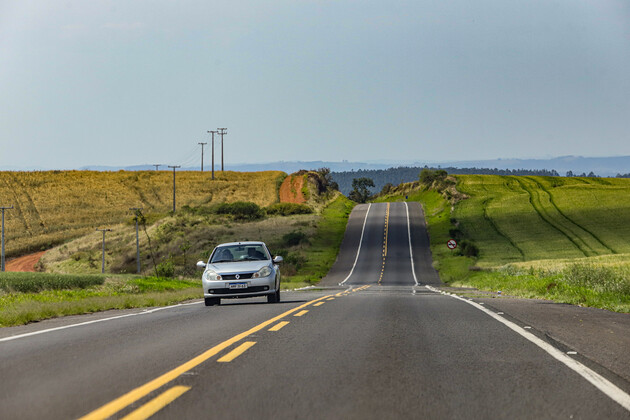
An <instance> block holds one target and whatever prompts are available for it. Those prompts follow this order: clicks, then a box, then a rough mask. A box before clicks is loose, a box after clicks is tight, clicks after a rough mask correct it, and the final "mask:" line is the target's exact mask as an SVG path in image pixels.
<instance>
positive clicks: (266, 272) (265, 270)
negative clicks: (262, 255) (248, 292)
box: [253, 265, 271, 279]
mask: <svg viewBox="0 0 630 420" xmlns="http://www.w3.org/2000/svg"><path fill="white" fill-rule="evenodd" d="M270 274H271V268H270V267H269V266H268V265H266V266H264V267H263V268H261V269H260V270H258V271H257V272H255V273H254V276H253V277H254V278H255V279H257V278H259V277H269V275H270Z"/></svg>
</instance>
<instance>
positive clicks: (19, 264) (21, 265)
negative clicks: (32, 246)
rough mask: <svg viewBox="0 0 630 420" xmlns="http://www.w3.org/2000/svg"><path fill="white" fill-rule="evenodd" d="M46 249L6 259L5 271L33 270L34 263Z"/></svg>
mask: <svg viewBox="0 0 630 420" xmlns="http://www.w3.org/2000/svg"><path fill="white" fill-rule="evenodd" d="M45 252H46V251H42V252H36V253H35V254H29V255H24V256H23V257H18V258H15V259H12V260H11V261H7V262H6V265H5V269H6V271H31V272H34V271H35V265H36V264H37V263H38V262H39V260H40V258H41V257H42V256H43V255H44V253H45Z"/></svg>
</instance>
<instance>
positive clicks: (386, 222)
mask: <svg viewBox="0 0 630 420" xmlns="http://www.w3.org/2000/svg"><path fill="white" fill-rule="evenodd" d="M388 235H389V203H387V211H386V212H385V252H384V253H383V256H387V237H388Z"/></svg>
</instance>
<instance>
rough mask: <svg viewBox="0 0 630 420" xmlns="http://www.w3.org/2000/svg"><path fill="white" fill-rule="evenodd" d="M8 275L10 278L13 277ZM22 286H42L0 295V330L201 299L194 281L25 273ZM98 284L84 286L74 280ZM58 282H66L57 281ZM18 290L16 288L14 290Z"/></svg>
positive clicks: (198, 282)
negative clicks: (44, 286)
mask: <svg viewBox="0 0 630 420" xmlns="http://www.w3.org/2000/svg"><path fill="white" fill-rule="evenodd" d="M5 274H9V273H2V276H1V277H0V279H4V277H5ZM13 274H22V273H11V276H10V277H13V280H14V282H15V283H17V282H18V281H17V280H15V279H16V278H17V277H22V276H17V277H16V276H13ZM28 274H29V276H28V277H27V278H26V279H25V281H24V282H25V283H27V284H30V283H31V282H33V281H35V282H37V283H41V284H46V285H48V287H47V288H46V289H43V290H41V291H39V292H25V293H20V292H17V291H10V292H7V291H4V290H3V291H2V292H0V326H1V327H8V326H15V325H22V324H27V323H29V322H34V321H40V320H43V319H48V318H54V317H59V316H66V315H80V314H86V313H92V312H98V311H105V310H109V309H129V308H139V307H153V306H165V305H171V304H175V303H178V302H182V301H185V300H190V299H198V298H200V297H201V281H200V280H197V279H194V280H193V279H177V280H174V279H155V278H150V277H148V278H147V277H137V276H129V275H126V276H125V275H119V276H113V277H107V278H106V277H104V276H59V275H57V274H47V273H28ZM81 277H83V278H85V279H87V281H88V282H95V279H99V280H100V283H98V284H93V285H90V286H86V287H82V286H84V284H83V283H81V281H77V280H76V279H77V278H81ZM58 279H67V280H62V281H59V280H58ZM18 288H19V287H18Z"/></svg>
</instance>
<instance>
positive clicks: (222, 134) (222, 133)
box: [217, 128, 227, 172]
mask: <svg viewBox="0 0 630 420" xmlns="http://www.w3.org/2000/svg"><path fill="white" fill-rule="evenodd" d="M217 130H219V135H220V136H221V172H223V136H224V135H225V134H227V128H217Z"/></svg>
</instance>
